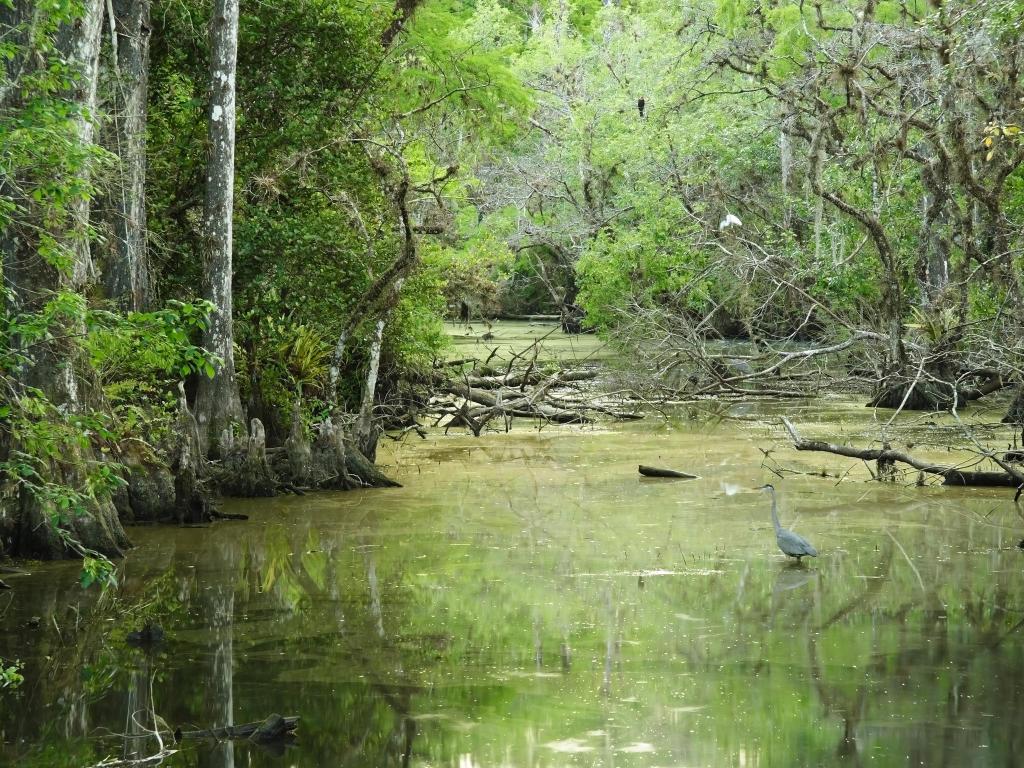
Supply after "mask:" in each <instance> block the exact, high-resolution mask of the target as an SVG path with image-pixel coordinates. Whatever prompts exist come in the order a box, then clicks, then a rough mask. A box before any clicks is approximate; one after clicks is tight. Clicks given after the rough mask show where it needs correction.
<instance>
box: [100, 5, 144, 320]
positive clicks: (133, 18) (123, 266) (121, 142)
mask: <svg viewBox="0 0 1024 768" xmlns="http://www.w3.org/2000/svg"><path fill="white" fill-rule="evenodd" d="M109 9H110V10H112V11H113V16H114V19H113V26H114V30H113V33H112V36H111V43H112V47H113V48H114V50H112V51H111V52H110V59H111V66H110V67H109V68H108V69H109V70H111V71H112V73H111V78H110V79H111V80H112V82H111V83H110V110H109V112H110V116H109V117H108V119H107V122H108V124H109V125H108V126H107V131H106V134H107V135H106V136H105V137H104V140H103V141H104V144H105V145H108V146H109V147H110V149H111V151H112V152H113V153H114V154H115V155H116V156H117V158H118V164H117V173H116V175H115V180H114V184H113V188H112V189H109V190H107V196H106V211H105V213H106V214H107V215H106V218H107V219H108V220H109V222H110V228H111V230H112V232H111V235H112V237H111V242H110V247H109V253H108V254H107V258H106V259H105V260H104V262H105V264H104V269H103V286H104V289H105V291H106V293H107V296H108V297H109V298H111V299H113V300H114V301H116V302H117V303H118V304H119V305H120V306H122V307H123V308H125V309H129V310H135V311H140V310H144V309H147V308H148V307H149V305H150V303H151V301H152V296H151V278H150V271H149V258H148V254H147V244H146V136H145V132H146V96H147V81H148V70H149V33H150V29H149V10H150V0H111V2H110V4H109Z"/></svg>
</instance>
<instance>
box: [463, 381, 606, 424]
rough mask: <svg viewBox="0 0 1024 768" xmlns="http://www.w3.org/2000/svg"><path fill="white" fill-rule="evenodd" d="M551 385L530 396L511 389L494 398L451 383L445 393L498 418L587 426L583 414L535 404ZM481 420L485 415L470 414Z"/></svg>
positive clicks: (492, 395)
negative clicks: (482, 408) (515, 417)
mask: <svg viewBox="0 0 1024 768" xmlns="http://www.w3.org/2000/svg"><path fill="white" fill-rule="evenodd" d="M550 386H551V384H548V385H547V386H546V387H542V388H541V389H540V390H537V391H534V392H532V393H530V394H529V395H525V394H524V393H523V392H520V391H518V390H514V389H499V390H498V392H497V394H494V393H493V392H492V391H490V390H480V389H473V388H472V387H467V386H466V385H464V384H458V383H456V382H450V383H449V384H448V385H447V387H446V389H447V390H448V392H450V393H451V394H453V395H458V396H459V397H462V398H465V399H466V400H469V401H470V402H474V403H478V404H480V405H484V406H487V409H488V410H490V411H492V412H493V413H491V414H487V415H499V414H501V413H507V414H509V415H512V416H527V417H533V416H539V417H541V418H543V419H546V420H548V421H552V422H555V423H557V424H581V423H585V422H589V421H590V419H589V418H588V417H587V416H585V415H584V414H583V413H580V412H578V411H574V410H568V409H563V408H556V407H554V406H551V405H548V404H547V403H544V402H538V401H539V400H540V396H541V395H543V394H544V392H546V391H547V389H548V388H550ZM473 415H474V416H483V415H485V414H484V413H480V414H473Z"/></svg>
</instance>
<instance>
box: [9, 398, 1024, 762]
mask: <svg viewBox="0 0 1024 768" xmlns="http://www.w3.org/2000/svg"><path fill="white" fill-rule="evenodd" d="M822 407H823V406H822V404H821V403H820V402H819V403H818V404H816V405H815V406H814V407H813V409H810V406H809V410H808V411H807V412H806V414H807V416H806V418H805V419H804V422H803V423H804V424H808V423H809V420H810V419H811V414H814V417H813V418H814V419H815V420H816V422H815V423H814V424H812V425H811V426H810V427H808V429H807V433H808V435H809V436H813V435H815V434H825V433H826V432H825V430H826V429H832V430H836V429H840V428H842V426H843V425H844V424H853V423H855V422H856V420H858V419H859V420H860V421H861V422H863V421H864V420H865V418H866V415H865V409H863V408H860V409H853V408H843V407H841V406H833V410H832V412H831V413H828V412H826V413H825V415H824V416H822ZM786 408H787V412H788V413H791V414H793V413H796V411H794V410H793V407H792V406H789V405H787V406H786ZM776 412H778V411H776ZM769 415H770V413H769V407H768V406H736V407H735V408H734V409H733V411H732V413H731V416H733V417H734V418H726V419H710V420H702V421H678V422H672V423H665V422H661V421H658V420H655V419H650V420H647V421H643V422H637V423H631V424H625V425H615V426H613V427H607V428H585V429H575V428H572V429H569V428H566V429H558V430H544V431H541V432H536V431H530V430H528V429H527V428H526V427H525V425H524V426H523V428H522V430H521V431H514V432H513V433H512V434H509V435H489V436H485V437H483V438H480V439H473V438H471V437H465V436H455V435H454V434H453V435H451V436H448V437H445V436H443V435H439V434H438V435H432V436H431V437H430V438H429V439H427V440H424V441H421V440H419V439H416V438H415V437H413V438H410V439H409V440H408V441H406V442H405V443H403V444H401V445H400V446H398V447H395V446H394V445H391V444H390V441H384V442H386V443H389V445H387V446H382V450H383V451H385V453H384V454H383V455H382V457H381V458H382V461H383V462H384V463H386V464H389V465H390V467H389V471H390V472H391V474H392V475H393V476H394V477H396V479H398V480H400V481H401V482H402V483H403V484H404V487H402V488H397V489H387V490H375V491H368V492H351V493H342V494H313V495H308V496H305V497H299V498H296V497H287V498H278V499H271V500H256V501H244V502H241V501H239V502H231V503H230V504H228V505H227V506H226V509H227V510H229V511H234V512H245V513H246V514H248V515H250V516H251V517H250V520H249V521H247V522H224V523H218V524H217V525H214V526H212V527H209V528H201V529H175V528H168V527H163V528H135V529H132V530H131V531H130V534H131V536H132V538H133V540H134V541H135V543H136V544H137V548H136V549H135V550H133V551H132V552H131V553H130V554H129V556H128V557H127V559H126V560H125V562H124V565H123V568H122V587H121V590H120V591H119V593H118V598H117V599H118V601H119V602H118V604H116V605H114V604H111V605H101V606H99V607H97V606H96V594H95V591H94V590H90V591H88V592H83V591H82V590H81V588H80V587H79V586H78V584H77V578H78V566H77V565H76V564H49V565H42V566H38V567H34V568H33V569H32V570H33V575H31V576H28V577H16V578H10V579H8V580H9V581H10V582H11V584H12V586H14V589H13V590H11V591H10V592H7V593H6V594H4V593H0V629H2V636H0V655H2V656H3V657H5V658H18V659H20V660H21V661H22V662H23V665H24V666H23V674H24V676H25V682H24V684H23V685H22V686H21V688H19V689H18V690H17V691H14V692H11V691H0V733H2V739H3V743H2V745H0V763H2V764H10V765H18V766H86V765H93V764H95V763H96V762H98V761H99V760H100V759H102V758H104V757H106V756H112V757H116V758H123V757H125V756H136V757H140V756H146V755H151V754H153V753H154V752H155V751H156V750H157V746H156V744H155V741H154V740H153V739H151V738H129V739H125V738H124V735H125V734H132V733H135V734H138V733H139V732H140V731H141V728H140V726H139V725H138V724H136V723H133V721H132V716H131V715H132V713H133V712H135V711H142V710H145V709H147V708H149V707H150V706H151V707H152V709H153V710H154V711H155V712H156V713H157V715H159V716H160V717H161V718H162V719H163V721H164V722H165V723H167V724H168V726H169V729H171V730H173V729H174V728H175V727H178V726H180V727H181V728H182V729H184V730H189V729H205V728H211V727H214V726H219V725H223V724H225V723H228V722H234V723H245V722H250V721H256V720H262V719H263V718H265V717H266V716H267V715H268V714H270V713H272V712H279V713H281V714H283V715H298V716H300V717H301V718H302V719H301V722H300V725H299V734H298V739H297V743H296V745H295V746H292V747H289V748H287V750H286V751H285V752H284V754H283V755H282V754H275V752H274V751H273V750H267V749H264V748H261V747H257V746H255V745H250V744H248V743H246V742H236V743H234V744H232V743H224V744H220V745H214V746H211V745H209V744H204V743H202V742H199V743H197V742H190V741H186V742H183V743H182V744H181V745H178V748H179V749H180V751H179V752H177V754H174V755H172V756H170V757H169V758H168V759H167V760H166V761H165V762H164V763H162V765H166V766H194V765H199V766H222V767H226V766H332V767H333V766H365V767H370V766H374V767H376V766H405V765H409V766H422V767H425V766H438V767H440V766H445V767H448V766H451V767H452V768H474V767H476V766H479V767H481V768H483V767H485V766H508V767H513V766H514V767H516V768H548V767H552V768H553V767H555V766H608V767H609V768H610V767H611V766H621V767H623V768H626V767H629V766H637V767H640V766H644V767H651V766H664V767H668V766H797V765H807V766H819V765H833V764H842V765H859V764H864V765H867V764H871V765H886V766H888V765H900V766H902V765H915V766H916V765H924V766H943V765H948V766H968V765H969V766H990V765H991V766H1009V765H1018V764H1021V761H1022V760H1024V757H1021V756H1022V755H1024V729H1022V728H1021V724H1022V723H1024V627H1022V622H1024V599H1022V598H1024V587H1022V579H1021V576H1022V567H1024V552H1021V551H1020V550H1018V549H1016V547H1015V544H1016V543H1017V541H1018V540H1019V539H1020V537H1021V534H1022V532H1024V522H1022V521H1021V518H1020V517H1018V514H1017V512H1016V510H1015V508H1014V505H1013V503H1012V501H1011V498H1012V494H1010V493H1008V492H1007V491H1006V489H1001V490H991V491H989V490H964V489H940V488H906V487H901V486H894V485H891V484H890V485H882V484H878V483H865V482H859V481H860V480H862V479H864V478H865V477H866V473H865V472H864V471H863V470H862V468H860V466H859V465H857V464H856V463H855V462H852V461H849V460H840V459H837V457H829V456H818V455H812V454H796V453H794V452H793V451H791V450H789V449H788V448H787V447H786V444H785V441H784V440H783V439H782V438H781V436H780V435H779V433H778V429H777V428H776V427H769V426H768V424H769V423H770V421H769V420H767V419H766V418H765V417H767V416H769ZM761 448H766V449H767V448H774V449H775V452H774V453H773V454H772V455H771V460H772V461H774V462H777V463H779V464H782V465H784V466H787V467H797V468H804V469H808V470H816V469H819V468H822V467H828V468H831V469H832V470H833V471H836V470H839V471H845V470H847V469H850V468H851V467H853V469H854V471H853V474H852V475H851V479H848V480H847V481H846V482H843V483H842V484H840V485H838V486H837V485H836V481H835V480H834V479H822V478H820V477H810V476H792V477H787V478H786V479H783V480H779V479H777V478H776V477H775V476H774V475H772V474H771V473H770V472H768V471H767V470H766V469H764V468H763V466H762V462H763V461H764V455H763V453H762V451H761V450H760V449H761ZM641 463H643V464H653V465H657V466H665V467H675V468H678V469H684V470H688V471H692V472H696V473H698V474H700V475H701V479H699V480H695V481H672V480H651V479H641V478H640V477H639V476H638V475H637V471H636V465H637V464H641ZM765 482H774V483H775V484H776V486H777V487H778V488H779V494H780V510H781V516H782V522H783V525H785V526H787V527H792V528H793V529H794V530H796V531H798V532H799V533H801V534H803V535H805V536H806V537H807V538H809V539H810V540H811V541H812V542H814V543H815V545H816V546H817V547H818V549H819V550H820V552H821V557H819V558H818V559H816V560H810V561H809V562H805V563H804V566H803V567H794V566H793V565H792V563H791V562H787V561H785V560H784V559H783V557H782V556H781V554H780V553H779V552H778V550H777V549H776V548H775V542H774V536H773V533H772V529H771V522H770V518H769V502H768V499H767V497H765V496H764V495H763V494H758V493H754V492H751V491H749V490H747V489H749V488H750V487H752V486H755V485H760V484H762V483H765ZM146 616H152V617H155V618H156V619H157V620H158V621H159V622H160V624H161V625H162V627H163V628H164V630H165V633H166V639H165V640H164V642H163V643H162V644H161V645H159V646H158V647H156V648H155V649H154V650H153V651H151V652H148V653H147V652H144V651H143V650H140V649H136V648H133V647H131V646H129V645H127V644H126V643H125V642H124V636H125V633H126V632H127V631H128V630H130V629H133V628H137V626H138V625H139V624H140V623H141V622H142V621H143V620H144V618H145V617H146ZM76 625H77V629H76ZM143 719H144V718H143ZM171 746H172V747H173V746H174V745H173V744H172V745H171Z"/></svg>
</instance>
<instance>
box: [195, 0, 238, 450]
mask: <svg viewBox="0 0 1024 768" xmlns="http://www.w3.org/2000/svg"><path fill="white" fill-rule="evenodd" d="M237 56H238V0H214V4H213V16H212V18H211V19H210V106H209V112H208V114H207V117H208V129H207V138H208V142H209V148H208V152H209V155H208V162H207V171H206V204H205V207H204V211H203V227H204V230H205V231H204V236H205V248H204V257H205V273H206V283H207V284H206V298H207V299H208V300H209V301H211V302H213V304H214V305H215V307H216V308H215V309H214V311H213V313H212V315H211V317H210V323H209V327H208V328H207V330H206V333H205V334H204V335H203V346H205V347H206V348H207V349H208V350H210V351H211V352H213V354H215V355H217V356H218V357H219V358H220V363H219V364H218V365H216V366H215V373H214V376H213V378H212V379H210V378H207V377H205V376H203V377H201V379H200V383H199V392H198V394H197V397H196V420H197V421H198V423H199V439H200V440H201V442H202V448H203V451H204V453H206V454H208V455H220V453H221V446H220V443H221V441H222V440H223V435H224V433H225V431H226V430H227V431H232V430H235V429H240V431H242V432H244V431H245V420H244V416H243V415H242V401H241V398H240V397H239V394H238V382H237V381H236V379H235V356H234V349H233V342H234V334H233V332H232V327H231V311H232V299H231V274H232V270H231V232H232V227H231V217H232V213H233V210H234V205H233V196H234V181H235V71H236V61H237Z"/></svg>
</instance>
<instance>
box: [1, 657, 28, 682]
mask: <svg viewBox="0 0 1024 768" xmlns="http://www.w3.org/2000/svg"><path fill="white" fill-rule="evenodd" d="M23 682H25V678H24V676H22V674H21V662H20V661H18V660H17V659H14V660H12V661H7V660H5V659H2V658H0V688H17V687H18V686H19V685H21V684H22V683H23Z"/></svg>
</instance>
